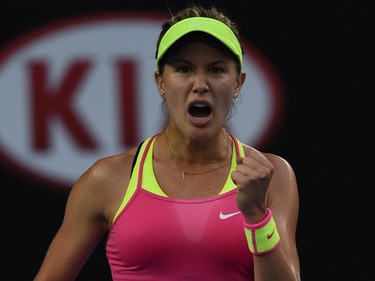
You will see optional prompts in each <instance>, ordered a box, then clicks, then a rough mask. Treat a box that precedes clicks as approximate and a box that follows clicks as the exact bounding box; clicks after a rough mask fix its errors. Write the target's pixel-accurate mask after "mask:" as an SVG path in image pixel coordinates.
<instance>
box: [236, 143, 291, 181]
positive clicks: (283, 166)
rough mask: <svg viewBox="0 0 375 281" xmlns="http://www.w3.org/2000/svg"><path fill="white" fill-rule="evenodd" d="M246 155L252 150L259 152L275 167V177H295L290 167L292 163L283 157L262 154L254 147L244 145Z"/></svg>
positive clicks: (266, 153) (267, 153)
mask: <svg viewBox="0 0 375 281" xmlns="http://www.w3.org/2000/svg"><path fill="white" fill-rule="evenodd" d="M243 147H244V151H245V155H248V154H249V153H250V151H251V150H255V151H258V152H259V153H261V154H262V155H263V156H264V157H265V158H266V159H267V160H268V161H269V162H270V163H271V164H272V165H273V167H274V171H273V172H274V177H280V176H287V177H292V178H294V177H295V174H294V170H293V167H292V166H291V165H290V163H289V162H288V161H287V160H286V159H284V158H283V157H281V156H279V155H276V154H273V153H269V152H262V151H259V150H257V149H256V148H254V147H251V146H249V145H247V144H243Z"/></svg>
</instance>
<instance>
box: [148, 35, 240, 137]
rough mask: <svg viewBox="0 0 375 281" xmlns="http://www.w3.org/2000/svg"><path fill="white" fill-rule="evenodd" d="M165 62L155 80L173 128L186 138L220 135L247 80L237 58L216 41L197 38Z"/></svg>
mask: <svg viewBox="0 0 375 281" xmlns="http://www.w3.org/2000/svg"><path fill="white" fill-rule="evenodd" d="M165 62H166V63H165V65H164V69H163V73H162V74H159V73H156V74H155V79H156V82H157V86H158V90H159V93H164V97H165V100H166V105H167V109H168V112H169V122H170V125H174V126H175V127H176V128H177V129H179V130H180V131H183V132H185V133H186V134H189V133H190V134H193V133H195V132H198V131H199V132H202V130H211V131H212V132H216V131H218V130H219V129H220V128H221V127H222V126H223V125H224V123H225V121H226V119H227V116H228V114H229V112H230V110H231V106H232V102H233V98H234V96H235V95H236V94H237V95H238V94H239V91H240V88H241V86H242V84H243V82H244V80H245V74H244V73H242V74H239V73H238V71H237V70H236V67H237V64H236V59H235V57H234V56H233V55H232V54H231V53H230V51H229V50H228V49H227V48H226V47H224V46H223V45H222V44H221V43H220V42H219V41H217V40H216V39H214V38H213V37H211V36H208V35H198V36H197V35H194V36H189V37H188V38H184V39H183V41H182V42H179V43H178V47H177V48H175V49H174V50H173V51H172V52H170V53H168V56H167V57H166V60H165Z"/></svg>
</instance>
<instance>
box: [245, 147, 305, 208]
mask: <svg viewBox="0 0 375 281" xmlns="http://www.w3.org/2000/svg"><path fill="white" fill-rule="evenodd" d="M244 150H245V155H247V154H249V153H250V151H251V150H256V149H255V148H253V147H251V146H249V145H245V144H244ZM256 151H259V150H256ZM259 152H260V151H259ZM260 153H261V154H262V155H263V156H264V157H265V158H266V159H267V160H268V161H269V162H270V163H271V164H272V166H273V175H272V180H271V183H270V187H269V196H268V202H269V203H268V205H269V206H270V205H273V206H275V205H277V204H279V203H280V204H281V205H283V203H286V202H289V203H290V204H291V205H294V204H296V203H297V205H298V187H297V179H296V175H295V172H294V169H293V167H292V166H291V165H290V163H289V162H288V161H287V160H286V159H284V158H283V157H281V156H279V155H276V154H273V153H265V152H260ZM275 207H276V206H275Z"/></svg>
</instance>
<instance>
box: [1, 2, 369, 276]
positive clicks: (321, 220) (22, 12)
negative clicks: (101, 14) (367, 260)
mask: <svg viewBox="0 0 375 281" xmlns="http://www.w3.org/2000/svg"><path fill="white" fill-rule="evenodd" d="M135 2H137V1H131V3H130V1H70V2H67V1H57V2H56V1H50V2H48V3H43V2H41V1H21V2H20V1H13V2H9V3H8V6H9V7H7V8H4V7H2V8H1V12H0V13H1V18H0V48H1V47H2V46H4V45H6V44H7V43H8V42H9V41H11V40H13V39H15V38H17V37H18V36H21V35H23V34H24V33H26V32H29V31H31V30H33V29H34V28H37V27H41V26H43V25H45V24H48V23H50V22H51V21H55V20H59V19H64V18H67V17H70V16H74V15H80V14H83V13H87V12H95V11H106V10H113V9H127V10H129V9H133V10H134V9H137V10H152V11H161V12H167V10H168V5H169V6H172V7H174V6H177V7H178V6H181V3H184V2H187V1H169V2H168V1H166V0H160V1H156V0H155V1H147V2H145V1H138V2H139V3H135ZM203 2H205V3H211V2H212V3H215V4H217V5H218V6H219V7H221V8H224V9H225V10H226V11H227V12H228V13H229V14H230V15H232V17H233V19H234V20H235V21H236V22H238V23H239V24H240V25H241V30H242V34H243V35H244V36H245V37H246V38H247V40H249V41H250V42H251V43H252V44H253V45H254V46H256V47H257V48H259V49H260V50H262V51H263V53H264V54H265V55H266V56H267V57H268V58H269V59H270V61H271V62H272V64H273V65H274V66H275V68H276V69H277V71H278V73H279V74H280V76H281V79H282V81H283V85H284V95H285V99H286V103H285V111H286V116H285V121H284V122H283V125H282V128H281V130H280V132H279V133H278V135H277V137H276V138H275V139H274V140H273V141H272V143H271V144H269V145H268V147H267V148H266V150H268V151H272V152H274V153H276V154H279V155H281V156H283V157H284V158H286V159H287V160H288V161H289V162H290V163H291V164H292V166H293V167H294V168H295V171H296V174H297V179H298V182H299V190H300V205H301V208H300V220H299V226H298V232H297V242H298V248H299V253H300V259H301V269H302V277H303V280H304V281H310V280H361V281H362V280H370V279H371V278H370V275H369V274H368V273H367V272H366V270H365V267H363V266H361V267H355V266H354V265H355V264H363V263H364V257H363V255H364V254H362V253H361V251H363V250H364V248H363V247H362V246H363V244H362V238H361V237H360V236H359V234H360V232H361V231H360V228H361V227H359V226H356V223H355V222H356V220H357V219H359V217H362V218H363V216H364V209H363V208H359V206H360V204H359V203H361V204H365V203H364V200H363V198H362V197H360V195H358V193H357V192H356V190H358V188H359V187H361V185H359V180H357V179H358V176H359V174H360V173H359V171H360V170H359V169H356V167H358V166H364V165H363V162H362V160H360V159H359V157H357V155H361V154H362V153H363V152H362V151H363V150H362V149H366V145H365V143H366V142H365V140H366V139H367V136H366V134H363V133H361V130H360V128H361V126H363V125H368V124H367V122H369V121H368V120H369V119H366V114H367V112H368V111H366V105H368V102H366V99H367V96H368V95H370V94H371V93H370V91H372V92H373V87H370V82H369V81H371V78H372V77H371V78H370V72H369V71H370V70H372V69H373V65H370V63H369V62H368V61H369V56H370V54H371V53H373V49H371V48H370V46H369V43H370V38H372V37H373V36H374V32H373V28H371V27H370V25H369V24H370V18H371V17H372V16H373V10H371V9H370V4H369V1H360V0H358V1H356V0H352V1H333V0H327V1H251V0H250V1H237V0H232V1H203ZM145 3H147V4H145ZM245 5H246V7H245ZM372 94H373V93H372ZM360 124H362V125H360ZM353 136H355V137H353ZM358 140H359V141H360V146H359V147H358V146H357V144H358V142H357V141H358ZM0 176H1V182H2V183H1V187H2V200H1V202H2V207H1V208H2V209H1V210H2V215H3V217H2V220H1V221H2V237H3V238H2V251H1V256H2V258H3V259H2V262H1V263H2V273H3V275H4V276H10V277H9V278H10V279H11V280H31V279H32V278H33V276H34V275H35V273H36V272H37V270H38V267H39V266H40V264H41V262H42V259H43V257H44V254H45V252H46V250H47V247H48V245H49V243H50V241H51V239H52V237H53V235H54V233H55V232H56V230H57V228H58V226H59V225H60V223H61V220H62V216H63V212H64V207H65V200H66V198H67V193H64V192H56V191H51V190H48V189H46V188H44V187H42V186H39V185H38V184H36V183H30V182H29V181H28V180H26V179H24V178H22V177H20V175H18V174H16V173H14V172H13V171H10V170H8V169H7V168H6V167H1V166H0ZM368 188H369V186H368V185H367V189H368ZM358 232H359V234H358ZM364 239H365V238H364ZM103 247H104V244H103V243H102V244H100V245H99V246H98V248H97V250H96V251H95V252H94V253H93V256H92V257H91V258H90V260H89V261H88V262H87V264H86V266H85V267H84V268H83V270H82V272H81V274H80V276H79V278H78V279H77V280H110V274H109V269H108V265H107V261H106V258H105V253H104V248H103ZM353 264H354V265H353Z"/></svg>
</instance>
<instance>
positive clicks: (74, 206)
mask: <svg viewBox="0 0 375 281" xmlns="http://www.w3.org/2000/svg"><path fill="white" fill-rule="evenodd" d="M128 162H129V161H123V160H121V159H120V160H119V159H118V158H115V159H113V158H112V159H102V160H99V161H98V162H96V163H95V164H94V165H93V166H92V167H90V168H89V169H88V170H87V171H86V172H85V173H83V174H82V175H81V177H80V178H79V179H78V180H77V182H76V183H75V184H74V185H73V187H72V189H71V191H70V194H69V197H68V200H67V203H66V208H65V214H64V218H63V222H62V224H61V226H60V228H59V230H58V232H57V233H56V235H55V237H54V239H53V240H52V243H51V245H50V247H49V249H48V251H47V254H46V257H45V259H44V261H43V264H42V266H41V268H40V270H39V272H38V275H37V277H36V279H35V280H38V281H39V280H49V281H50V280H74V278H75V277H76V275H77V274H78V272H79V271H80V269H81V267H82V266H83V265H84V263H85V261H86V260H87V258H88V257H89V256H90V254H91V253H92V251H93V250H94V248H95V247H96V246H97V244H98V243H99V242H100V240H101V239H102V238H103V237H104V236H105V235H106V233H107V229H108V228H109V226H108V225H109V219H110V217H111V216H112V213H113V212H114V208H115V206H117V205H119V202H120V200H121V194H123V193H124V189H125V188H126V186H125V184H126V175H127V172H126V170H127V166H128ZM121 163H124V164H121ZM119 169H122V170H124V171H123V173H118V170H119ZM119 174H120V175H121V178H120V176H117V178H115V179H114V178H113V177H114V176H115V175H119ZM113 198H118V201H114V200H113Z"/></svg>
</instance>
